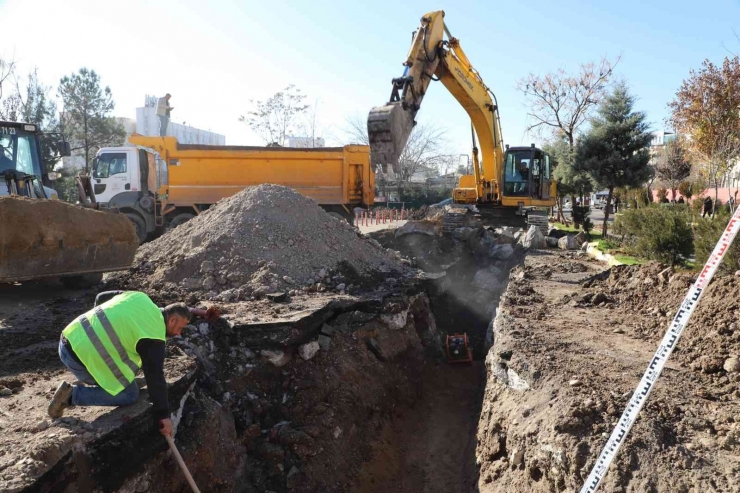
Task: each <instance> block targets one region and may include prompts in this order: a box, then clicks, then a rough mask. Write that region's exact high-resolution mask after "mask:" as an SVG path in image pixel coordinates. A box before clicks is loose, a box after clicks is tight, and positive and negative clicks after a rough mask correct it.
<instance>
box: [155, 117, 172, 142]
mask: <svg viewBox="0 0 740 493" xmlns="http://www.w3.org/2000/svg"><path fill="white" fill-rule="evenodd" d="M157 116H158V117H159V135H160V137H166V136H167V125H169V123H170V117H169V116H164V115H157Z"/></svg>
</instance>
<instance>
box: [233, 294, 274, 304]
mask: <svg viewBox="0 0 740 493" xmlns="http://www.w3.org/2000/svg"><path fill="white" fill-rule="evenodd" d="M265 298H267V299H268V300H270V301H272V302H274V303H281V302H283V301H287V300H288V293H267V294H266V295H265ZM226 301H229V300H226Z"/></svg>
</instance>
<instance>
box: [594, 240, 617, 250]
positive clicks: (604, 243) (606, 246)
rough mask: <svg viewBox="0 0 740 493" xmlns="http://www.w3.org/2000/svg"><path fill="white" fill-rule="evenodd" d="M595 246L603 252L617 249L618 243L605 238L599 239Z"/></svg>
mask: <svg viewBox="0 0 740 493" xmlns="http://www.w3.org/2000/svg"><path fill="white" fill-rule="evenodd" d="M597 248H598V249H599V250H601V251H602V252H604V253H609V252H612V251H614V250H618V249H619V245H618V244H617V243H615V242H614V241H612V240H609V239H606V240H599V245H598V247H597Z"/></svg>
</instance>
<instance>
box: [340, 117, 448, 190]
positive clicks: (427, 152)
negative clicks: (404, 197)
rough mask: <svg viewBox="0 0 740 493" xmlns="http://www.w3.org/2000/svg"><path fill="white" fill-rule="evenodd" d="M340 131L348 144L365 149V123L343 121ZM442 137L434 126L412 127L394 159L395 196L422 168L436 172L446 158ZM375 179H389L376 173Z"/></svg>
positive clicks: (443, 132)
mask: <svg viewBox="0 0 740 493" xmlns="http://www.w3.org/2000/svg"><path fill="white" fill-rule="evenodd" d="M344 131H345V134H346V136H347V140H349V141H350V142H351V143H353V144H364V145H369V142H370V141H369V139H368V136H367V122H366V121H365V120H364V119H362V118H361V117H360V116H359V115H355V116H354V117H351V118H348V119H347V125H346V127H345V129H344ZM445 134H446V131H445V130H444V129H442V128H440V127H437V126H434V125H424V124H418V125H416V126H415V127H414V129H413V130H412V131H411V135H410V136H409V140H408V142H406V147H404V149H403V151H402V152H401V155H400V156H399V158H398V166H397V168H396V176H395V179H396V182H397V184H398V190H399V192H400V191H401V189H402V188H403V187H404V186H405V185H406V184H408V182H409V180H410V179H411V177H412V176H414V174H416V173H417V172H419V171H421V170H423V169H424V168H435V169H436V168H438V167H439V165H440V164H442V163H443V162H444V160H445V158H446V157H447V156H449V152H446V147H447V141H446V139H445ZM378 178H379V180H383V179H388V178H390V177H385V176H384V175H383V174H382V173H380V172H378Z"/></svg>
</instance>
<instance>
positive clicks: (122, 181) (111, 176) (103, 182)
mask: <svg viewBox="0 0 740 493" xmlns="http://www.w3.org/2000/svg"><path fill="white" fill-rule="evenodd" d="M138 152H139V150H138V149H137V148H135V147H104V148H102V149H100V150H99V151H98V154H97V155H96V157H95V161H94V162H93V170H92V178H93V191H94V192H95V199H96V200H97V201H98V202H100V203H101V204H107V203H108V202H110V200H111V199H112V198H113V197H114V196H116V195H118V194H119V193H122V192H138V191H139V188H140V185H139V184H140V182H141V180H140V175H139V156H138Z"/></svg>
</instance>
